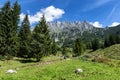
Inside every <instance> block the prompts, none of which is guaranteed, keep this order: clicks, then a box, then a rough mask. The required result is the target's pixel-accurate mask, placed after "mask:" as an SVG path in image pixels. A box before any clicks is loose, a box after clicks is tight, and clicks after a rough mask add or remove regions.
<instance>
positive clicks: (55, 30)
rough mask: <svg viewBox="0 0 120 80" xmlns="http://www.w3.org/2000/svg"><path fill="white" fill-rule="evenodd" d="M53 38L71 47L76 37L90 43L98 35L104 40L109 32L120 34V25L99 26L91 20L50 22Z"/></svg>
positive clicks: (60, 43)
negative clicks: (94, 24) (92, 23)
mask: <svg viewBox="0 0 120 80" xmlns="http://www.w3.org/2000/svg"><path fill="white" fill-rule="evenodd" d="M48 26H49V29H50V33H51V36H52V38H54V39H55V40H56V42H58V43H59V45H61V46H62V45H63V43H64V44H65V45H66V46H68V47H71V46H72V45H73V42H74V40H75V39H76V38H78V37H81V38H82V39H83V41H84V42H85V43H86V44H89V42H91V40H93V38H95V37H97V38H99V39H100V40H101V41H103V39H104V37H105V36H106V35H108V34H111V33H114V34H120V25H118V26H116V27H107V28H97V27H94V26H93V25H91V24H90V23H89V22H87V21H84V22H80V21H75V22H69V21H66V22H59V21H57V22H49V23H48Z"/></svg>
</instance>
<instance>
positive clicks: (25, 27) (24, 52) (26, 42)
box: [18, 14, 31, 58]
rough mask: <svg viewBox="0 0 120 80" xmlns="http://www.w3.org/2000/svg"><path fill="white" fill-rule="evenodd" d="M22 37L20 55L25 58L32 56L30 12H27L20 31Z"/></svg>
mask: <svg viewBox="0 0 120 80" xmlns="http://www.w3.org/2000/svg"><path fill="white" fill-rule="evenodd" d="M19 38H20V49H19V54H18V56H20V57H24V58H30V56H29V55H30V41H31V31H30V23H29V19H28V14H26V16H25V18H24V20H23V22H22V25H21V28H20V32H19Z"/></svg>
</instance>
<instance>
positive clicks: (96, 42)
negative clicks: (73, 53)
mask: <svg viewBox="0 0 120 80" xmlns="http://www.w3.org/2000/svg"><path fill="white" fill-rule="evenodd" d="M99 48H100V42H99V39H97V38H95V39H94V40H93V41H92V49H93V51H95V50H97V49H99Z"/></svg>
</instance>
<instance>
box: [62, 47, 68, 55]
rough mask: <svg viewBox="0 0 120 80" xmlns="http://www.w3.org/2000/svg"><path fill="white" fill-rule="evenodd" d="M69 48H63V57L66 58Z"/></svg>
mask: <svg viewBox="0 0 120 80" xmlns="http://www.w3.org/2000/svg"><path fill="white" fill-rule="evenodd" d="M66 54H67V48H66V47H65V46H63V47H62V55H64V56H66Z"/></svg>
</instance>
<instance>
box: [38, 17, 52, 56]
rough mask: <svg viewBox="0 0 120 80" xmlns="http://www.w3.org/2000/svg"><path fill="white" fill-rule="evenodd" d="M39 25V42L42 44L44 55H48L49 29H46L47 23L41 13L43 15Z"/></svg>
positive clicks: (49, 43)
mask: <svg viewBox="0 0 120 80" xmlns="http://www.w3.org/2000/svg"><path fill="white" fill-rule="evenodd" d="M38 26H39V27H41V33H40V36H41V44H42V45H43V46H42V48H43V53H44V56H48V55H49V54H51V43H52V40H51V37H50V34H49V32H50V31H49V29H48V25H47V23H46V20H45V17H44V15H43V17H42V18H41V21H40V22H39V24H38Z"/></svg>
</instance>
